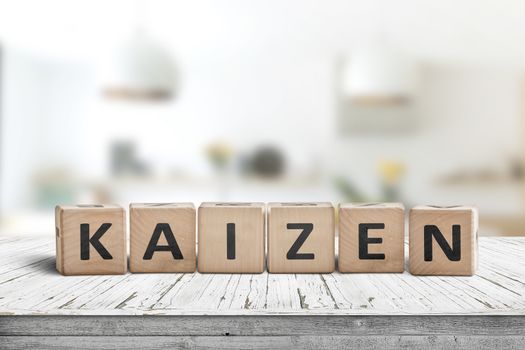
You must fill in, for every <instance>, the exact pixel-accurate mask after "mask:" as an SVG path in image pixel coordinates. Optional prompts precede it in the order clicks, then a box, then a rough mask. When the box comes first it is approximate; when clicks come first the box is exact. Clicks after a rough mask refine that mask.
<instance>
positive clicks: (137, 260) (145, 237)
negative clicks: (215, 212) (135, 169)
mask: <svg viewBox="0 0 525 350" xmlns="http://www.w3.org/2000/svg"><path fill="white" fill-rule="evenodd" d="M129 215H130V254H129V270H130V271H131V272H194V271H195V266H196V260H197V257H196V252H195V249H196V247H195V226H196V214H195V206H194V205H193V204H192V203H140V204H139V203H133V204H131V205H130V206H129Z"/></svg>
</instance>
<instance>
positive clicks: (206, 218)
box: [197, 202, 265, 273]
mask: <svg viewBox="0 0 525 350" xmlns="http://www.w3.org/2000/svg"><path fill="white" fill-rule="evenodd" d="M264 213H265V206H264V203H209V202H208V203H202V204H201V206H200V207H199V218H198V222H199V228H198V232H199V233H198V235H199V239H198V246H199V249H198V264H197V267H198V270H199V272H204V273H207V272H215V273H262V272H263V271H264V250H265V249H264V248H265V246H264Z"/></svg>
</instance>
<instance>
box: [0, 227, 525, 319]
mask: <svg viewBox="0 0 525 350" xmlns="http://www.w3.org/2000/svg"><path fill="white" fill-rule="evenodd" d="M479 243H480V269H479V272H478V274H477V275H476V276H473V277H447V276H421V277H418V276H412V275H410V274H409V273H407V272H405V273H403V274H340V273H338V272H335V273H332V274H323V275H319V274H312V275H301V274H298V275H294V274H268V273H263V274H257V275H236V274H199V273H194V274H127V275H123V276H71V277H64V276H61V275H59V274H58V273H57V272H56V271H55V268H54V243H53V242H52V240H49V239H21V240H13V239H5V238H0V250H2V251H7V255H8V256H11V258H5V257H4V256H2V257H1V258H0V261H4V262H5V264H4V265H0V314H8V315H9V314H19V315H31V314H42V315H158V314H165V315H201V314H202V315H301V314H303V315H304V314H315V315H324V314H326V315H381V314H384V315H396V314H398V315H421V314H429V315H430V314H433V315H434V314H435V315H440V314H450V315H461V314H472V315H525V269H523V261H522V259H523V256H525V238H518V237H513V238H485V237H483V238H480V241H479ZM6 247H7V248H6ZM18 248H20V249H19V250H18ZM15 251H16V252H18V254H17V255H16V256H13V255H12V254H14V253H13V252H15Z"/></svg>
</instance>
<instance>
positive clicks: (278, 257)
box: [268, 203, 335, 273]
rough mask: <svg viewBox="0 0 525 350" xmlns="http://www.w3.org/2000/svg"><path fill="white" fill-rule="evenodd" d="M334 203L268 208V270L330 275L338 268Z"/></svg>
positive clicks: (273, 206)
mask: <svg viewBox="0 0 525 350" xmlns="http://www.w3.org/2000/svg"><path fill="white" fill-rule="evenodd" d="M334 221H335V212H334V207H333V206H332V204H331V203H270V204H269V205H268V271H269V272H272V273H330V272H333V271H334V269H335V246H334V244H335V238H334V236H335V232H334V230H335V227H334Z"/></svg>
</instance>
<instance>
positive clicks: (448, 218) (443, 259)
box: [409, 205, 478, 276]
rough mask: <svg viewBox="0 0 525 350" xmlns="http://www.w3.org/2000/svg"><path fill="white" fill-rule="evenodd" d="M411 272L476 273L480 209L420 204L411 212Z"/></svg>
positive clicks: (428, 273)
mask: <svg viewBox="0 0 525 350" xmlns="http://www.w3.org/2000/svg"><path fill="white" fill-rule="evenodd" d="M409 226H410V227H409V231H410V235H409V252H410V273H411V274H413V275H457V276H472V275H474V274H475V273H476V268H477V254H478V250H477V249H478V248H477V238H478V237H477V236H478V211H477V209H476V208H474V207H467V206H449V207H439V206H430V205H429V206H417V207H415V208H413V209H412V210H411V211H410V223H409Z"/></svg>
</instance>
